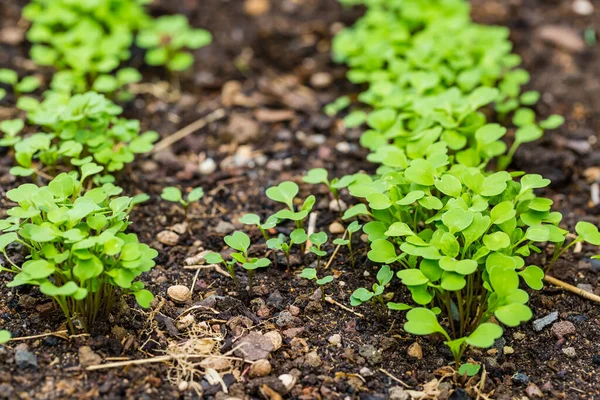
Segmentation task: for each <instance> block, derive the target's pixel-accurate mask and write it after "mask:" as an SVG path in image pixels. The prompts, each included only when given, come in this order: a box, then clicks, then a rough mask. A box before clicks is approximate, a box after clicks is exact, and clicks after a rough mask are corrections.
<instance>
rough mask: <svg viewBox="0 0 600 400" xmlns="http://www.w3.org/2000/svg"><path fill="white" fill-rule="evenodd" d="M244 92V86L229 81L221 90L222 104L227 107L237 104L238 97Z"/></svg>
mask: <svg viewBox="0 0 600 400" xmlns="http://www.w3.org/2000/svg"><path fill="white" fill-rule="evenodd" d="M241 91H242V84H241V83H240V82H238V81H227V82H225V84H223V87H222V89H221V102H222V103H223V105H224V106H225V107H231V106H232V105H234V103H235V98H236V96H237V95H238V94H239V93H240V92H241Z"/></svg>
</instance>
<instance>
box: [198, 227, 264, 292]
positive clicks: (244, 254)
mask: <svg viewBox="0 0 600 400" xmlns="http://www.w3.org/2000/svg"><path fill="white" fill-rule="evenodd" d="M224 240H225V243H226V244H227V245H228V246H229V247H231V248H232V249H234V250H237V251H238V253H231V258H232V260H231V261H229V262H226V261H225V260H223V258H222V257H221V255H220V254H218V253H208V254H206V255H205V256H204V259H205V260H206V261H207V262H209V263H212V264H218V263H222V264H223V265H224V266H225V268H227V270H228V271H229V274H230V275H231V278H232V279H233V281H234V282H235V284H236V286H237V284H238V282H237V279H236V276H235V265H236V264H240V265H241V266H242V268H244V269H245V270H246V271H248V284H249V289H248V291H249V293H250V294H252V292H253V289H254V273H255V271H256V269H258V268H264V267H268V266H269V265H270V264H271V261H270V260H269V259H267V258H255V257H253V258H251V257H249V256H248V249H249V248H250V237H248V235H246V234H245V233H244V232H234V233H233V234H231V235H229V236H225V238H224Z"/></svg>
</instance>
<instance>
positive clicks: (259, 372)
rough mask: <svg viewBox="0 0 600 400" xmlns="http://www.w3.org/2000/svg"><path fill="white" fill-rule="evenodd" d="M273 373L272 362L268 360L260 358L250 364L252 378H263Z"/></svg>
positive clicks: (249, 372)
mask: <svg viewBox="0 0 600 400" xmlns="http://www.w3.org/2000/svg"><path fill="white" fill-rule="evenodd" d="M270 373H271V363H270V362H269V361H268V360H258V361H257V362H255V363H254V364H252V365H251V366H250V371H248V374H249V375H250V378H261V377H263V376H267V375H269V374H270Z"/></svg>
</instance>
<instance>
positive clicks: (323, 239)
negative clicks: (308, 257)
mask: <svg viewBox="0 0 600 400" xmlns="http://www.w3.org/2000/svg"><path fill="white" fill-rule="evenodd" d="M308 240H309V241H310V243H311V244H312V246H310V249H309V250H310V252H311V253H313V254H315V255H316V256H317V269H318V268H321V258H322V257H325V256H326V255H327V252H326V251H324V250H321V247H322V246H323V245H324V244H325V243H327V234H326V233H325V232H319V233H313V234H311V235H310V236H309V237H308Z"/></svg>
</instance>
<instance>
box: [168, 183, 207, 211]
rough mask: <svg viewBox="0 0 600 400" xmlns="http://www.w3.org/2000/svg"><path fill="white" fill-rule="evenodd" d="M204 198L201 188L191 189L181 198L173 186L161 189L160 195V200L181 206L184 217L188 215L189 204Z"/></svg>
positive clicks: (177, 189)
mask: <svg viewBox="0 0 600 400" xmlns="http://www.w3.org/2000/svg"><path fill="white" fill-rule="evenodd" d="M203 196H204V190H203V189H202V188H201V187H197V188H195V189H192V190H191V191H190V192H189V193H188V194H187V195H186V196H185V199H184V198H183V197H184V196H183V194H182V193H181V190H179V188H176V187H174V186H169V187H166V188H164V189H163V191H162V193H161V194H160V197H161V199H163V200H166V201H170V202H171V203H179V204H181V205H182V206H183V209H184V210H185V215H186V217H187V215H188V208H189V206H190V204H191V203H193V202H196V201H199V200H200V199H201V198H202V197H203Z"/></svg>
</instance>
